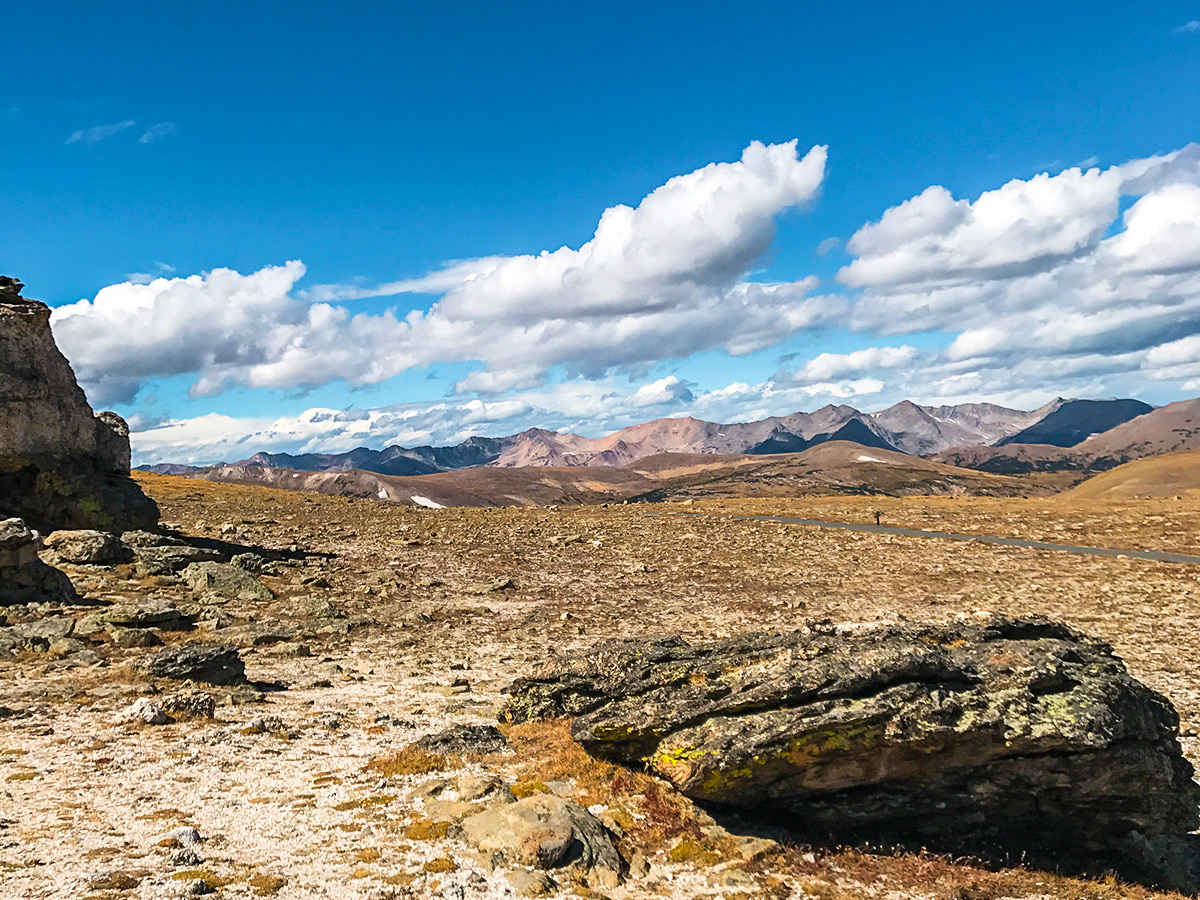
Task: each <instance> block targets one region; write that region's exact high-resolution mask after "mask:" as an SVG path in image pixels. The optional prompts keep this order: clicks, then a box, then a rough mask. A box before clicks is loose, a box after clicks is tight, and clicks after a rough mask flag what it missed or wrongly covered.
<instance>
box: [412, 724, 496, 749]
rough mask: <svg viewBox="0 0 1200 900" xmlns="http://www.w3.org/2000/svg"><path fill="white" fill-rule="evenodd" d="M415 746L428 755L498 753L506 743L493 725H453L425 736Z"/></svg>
mask: <svg viewBox="0 0 1200 900" xmlns="http://www.w3.org/2000/svg"><path fill="white" fill-rule="evenodd" d="M417 746H418V747H420V748H421V749H422V750H427V751H429V752H430V753H441V754H446V753H458V754H463V753H480V754H482V753H498V752H499V751H501V750H505V749H507V748H508V741H507V740H506V739H505V737H504V735H503V734H501V733H500V730H499V729H498V728H496V726H495V725H454V726H452V727H451V728H447V729H446V730H445V731H441V732H438V733H437V734H427V735H425V736H424V737H423V738H420V739H419V740H418V741H417Z"/></svg>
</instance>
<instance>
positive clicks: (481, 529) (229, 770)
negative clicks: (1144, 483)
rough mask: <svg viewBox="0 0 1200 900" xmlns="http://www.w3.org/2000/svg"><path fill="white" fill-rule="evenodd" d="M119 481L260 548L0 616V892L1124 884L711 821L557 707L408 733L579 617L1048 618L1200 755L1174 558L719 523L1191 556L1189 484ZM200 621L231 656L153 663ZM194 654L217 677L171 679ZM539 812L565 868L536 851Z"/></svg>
mask: <svg viewBox="0 0 1200 900" xmlns="http://www.w3.org/2000/svg"><path fill="white" fill-rule="evenodd" d="M140 480H141V482H142V484H143V486H144V487H145V488H146V490H147V492H148V493H149V494H151V496H152V497H153V498H154V499H155V500H156V501H157V502H158V503H159V505H160V507H161V509H162V511H163V516H164V519H165V520H166V521H167V522H168V523H172V524H173V525H175V526H176V527H177V528H178V529H179V531H180V533H181V534H183V535H186V536H191V537H198V538H204V539H206V540H207V541H209V542H210V543H209V546H217V547H220V548H222V550H221V552H222V554H223V555H222V559H223V560H228V559H229V558H232V556H233V555H235V554H236V552H237V551H239V550H243V549H248V550H251V551H255V552H257V553H258V557H257V558H255V557H242V558H241V559H240V560H239V561H238V564H237V566H235V567H234V568H235V569H236V570H237V571H238V572H241V573H243V574H244V578H243V577H240V576H234V575H233V574H231V571H230V569H228V568H225V567H224V564H223V563H220V562H219V563H218V564H217V567H215V568H210V569H208V570H206V569H205V568H204V566H203V565H201V566H199V567H198V568H193V569H190V570H187V571H188V572H189V577H188V578H187V579H185V578H183V577H181V576H180V574H177V573H175V572H173V571H171V567H170V566H161V565H155V564H154V562H155V560H156V559H158V560H159V561H160V562H161V557H162V556H163V552H162V551H161V550H159V551H155V550H147V549H145V548H142V549H141V550H139V552H138V555H137V556H136V557H135V558H134V559H133V560H132V561H125V562H121V563H119V564H117V565H115V566H93V565H86V564H84V565H76V564H71V563H67V562H63V561H61V559H60V560H59V562H58V564H59V565H60V567H61V568H62V569H63V570H65V571H66V572H68V574H69V575H70V576H71V578H72V580H73V582H74V584H75V586H76V588H77V590H78V592H79V594H80V601H79V602H78V603H75V604H73V605H70V606H67V607H58V606H54V607H51V606H40V607H39V606H34V607H29V606H14V607H8V608H6V609H4V608H0V615H2V616H3V617H4V619H5V624H6V626H7V627H6V628H5V630H4V633H3V638H2V639H0V648H6V649H0V657H3V658H0V716H2V717H3V718H2V719H0V870H3V871H2V877H0V895H3V896H11V897H31V898H32V897H39V898H40V897H63V898H67V897H70V898H75V897H91V898H96V900H99V898H113V900H116V898H125V897H166V896H183V895H188V894H203V893H216V894H217V895H219V896H225V897H252V896H271V895H274V896H277V897H280V898H286V897H297V898H299V897H326V896H328V897H377V898H387V897H407V896H414V897H450V898H459V897H462V898H485V897H504V896H514V895H516V896H537V895H547V896H564V897H612V898H626V897H628V898H635V897H636V898H642V897H647V898H649V897H664V898H679V900H684V898H712V900H715V898H718V897H724V898H726V900H734V898H750V897H790V896H810V897H822V898H842V897H845V898H850V897H880V898H884V897H888V898H899V897H934V898H947V900H949V898H1000V897H1041V896H1055V897H1062V896H1067V897H1138V896H1145V895H1147V894H1148V893H1149V892H1148V891H1147V890H1146V889H1143V888H1141V887H1137V886H1132V885H1128V884H1124V883H1122V882H1121V881H1119V880H1117V879H1112V878H1110V879H1107V880H1100V881H1084V880H1078V879H1073V878H1067V877H1062V876H1057V875H1052V874H1048V873H1046V872H1043V871H1039V870H1034V869H1025V868H1020V867H1015V868H1003V869H996V868H992V869H988V868H985V867H983V866H982V865H978V864H973V863H971V862H970V861H969V860H966V861H965V860H951V859H948V858H945V857H941V856H937V855H933V854H920V853H898V852H892V851H886V850H878V849H877V850H876V851H875V852H871V851H870V850H869V849H866V848H857V849H835V848H821V847H810V846H805V845H803V844H801V843H796V842H795V841H793V840H789V838H788V835H787V834H786V833H784V832H780V831H776V830H772V828H770V827H767V826H765V825H763V824H762V823H754V822H744V821H737V820H733V819H726V818H722V820H721V822H720V823H718V822H716V821H714V820H713V819H712V818H711V817H710V816H709V815H708V814H706V813H705V812H703V811H701V810H700V809H698V808H697V807H695V806H694V805H693V804H692V803H691V802H690V801H688V800H686V799H685V798H684V797H682V795H680V794H678V793H677V792H675V791H674V789H673V788H672V787H671V786H670V785H669V784H668V783H667V782H665V781H659V780H656V779H652V778H650V777H649V776H646V775H643V774H639V773H632V772H629V771H627V770H625V769H622V768H620V767H618V766H616V765H613V764H610V763H604V762H600V761H597V760H593V759H591V758H590V757H588V756H587V755H585V754H584V753H583V752H582V751H581V750H579V748H578V747H577V746H576V745H575V744H574V743H573V742H572V741H571V740H570V737H569V733H568V730H567V725H566V723H565V722H561V721H551V722H545V723H536V724H522V725H517V726H512V727H509V726H502V727H501V728H500V730H499V732H498V733H497V732H492V731H490V730H488V729H474V730H469V731H467V732H465V733H462V734H458V735H455V736H453V739H451V738H446V739H445V740H442V741H440V742H439V741H429V740H426V741H425V742H424V745H421V744H418V743H417V742H419V741H420V740H421V739H422V738H427V736H429V735H436V734H439V733H441V732H444V731H445V730H446V729H449V728H451V727H453V726H459V725H468V726H484V725H495V724H496V711H497V709H498V708H499V707H500V705H501V704H502V702H503V696H504V694H503V692H504V689H505V687H506V686H508V685H509V684H510V683H511V682H512V681H513V679H514V678H517V677H519V676H522V675H527V674H529V673H530V672H531V671H533V670H534V669H535V668H536V667H537V666H538V665H540V664H541V663H543V662H544V661H545V660H546V659H547V658H548V656H549V654H550V653H551V652H553V651H558V650H570V649H582V648H585V647H587V646H590V645H591V644H593V643H594V642H595V641H597V640H599V639H601V638H604V637H615V636H627V635H641V634H647V633H664V634H667V633H669V634H679V635H682V636H684V637H686V638H688V639H694V640H702V639H709V638H712V637H714V636H722V635H727V634H733V633H737V632H743V631H750V630H762V629H794V628H797V627H799V626H800V625H802V624H803V623H804V622H805V621H806V620H809V621H811V620H821V619H826V618H829V619H832V620H834V621H837V622H875V621H890V620H895V619H898V618H900V617H909V618H913V619H920V620H927V621H935V622H938V621H940V622H945V621H949V620H953V619H955V618H962V617H966V618H969V619H971V620H982V619H983V618H985V617H986V616H987V615H989V614H994V613H1003V614H1010V615H1021V614H1039V615H1046V616H1050V617H1053V618H1057V619H1061V620H1063V621H1065V622H1067V623H1069V624H1071V625H1074V626H1076V627H1078V628H1081V629H1083V630H1085V631H1087V632H1089V633H1091V634H1094V635H1096V636H1098V637H1101V638H1103V639H1105V640H1107V641H1109V642H1111V643H1112V644H1113V645H1114V647H1115V648H1116V650H1117V652H1118V653H1119V654H1120V655H1121V656H1122V657H1123V658H1124V659H1125V660H1126V662H1127V664H1128V666H1129V668H1130V670H1131V672H1132V673H1133V674H1134V675H1135V676H1137V677H1138V678H1140V679H1142V680H1143V681H1145V682H1146V683H1147V684H1148V685H1150V686H1151V687H1152V688H1154V689H1156V690H1158V691H1161V692H1162V693H1163V694H1165V695H1166V696H1167V697H1169V698H1170V699H1171V701H1172V702H1173V703H1174V704H1175V706H1176V707H1177V708H1178V710H1179V713H1180V716H1181V718H1182V720H1183V727H1182V744H1183V747H1184V751H1185V754H1187V756H1188V757H1189V758H1190V759H1191V761H1192V762H1193V763H1200V730H1198V728H1197V726H1198V725H1200V690H1198V687H1197V686H1198V685H1200V653H1197V649H1198V647H1200V602H1198V601H1200V571H1198V570H1197V569H1196V568H1195V567H1190V566H1184V565H1178V564H1165V563H1152V562H1145V561H1139V560H1130V559H1122V558H1100V557H1082V556H1072V555H1067V554H1061V553H1052V552H1045V551H1033V550H1023V549H1016V548H1006V547H997V546H992V545H985V544H974V543H969V544H963V543H952V542H941V541H926V540H915V539H908V538H899V537H889V536H882V535H869V534H860V533H852V532H844V531H828V530H821V529H815V528H808V527H802V526H794V525H783V524H776V523H767V522H753V521H745V520H733V519H730V518H729V517H728V516H727V515H726V514H727V513H741V512H754V513H761V512H769V513H774V514H783V515H802V516H806V517H811V518H825V519H839V520H850V521H873V520H874V519H873V514H874V512H875V511H876V510H878V511H880V512H881V513H882V519H883V521H884V523H885V524H896V525H905V526H910V527H923V528H937V529H948V530H953V531H967V532H972V531H975V532H978V533H981V534H983V533H987V534H1000V535H1012V536H1020V537H1033V538H1038V539H1044V540H1061V541H1064V542H1069V543H1080V544H1093V545H1098V546H1114V547H1128V548H1143V549H1173V550H1178V551H1181V552H1191V553H1196V552H1198V550H1197V543H1198V542H1197V536H1198V534H1200V530H1198V525H1200V502H1197V501H1196V500H1195V499H1194V498H1193V499H1181V500H1156V501H1139V502H1137V503H1128V504H1102V503H1097V502H1092V503H1088V504H1075V505H1072V504H1070V503H1066V502H1063V501H1061V500H1008V499H1005V500H981V499H977V498H976V499H972V498H957V499H950V498H939V499H936V500H931V499H927V498H909V499H903V500H877V499H874V498H846V499H843V498H833V499H823V500H809V501H784V500H771V501H727V502H718V501H705V502H696V503H693V504H688V505H682V504H677V505H662V506H645V505H639V506H616V507H611V508H600V507H588V508H575V509H558V510H555V509H503V510H458V509H444V510H419V509H413V508H404V507H398V506H390V505H387V504H379V503H374V502H371V501H356V500H347V499H342V498H336V497H320V496H311V495H305V494H299V493H286V492H279V491H271V490H267V489H262V488H253V487H242V486H234V485H222V484H211V483H204V482H198V481H192V480H185V479H177V478H170V477H164V476H158V477H155V476H145V477H142V478H141V479H140ZM696 513H702V514H703V515H695V514H696ZM255 548H258V549H257V550H255ZM268 551H275V552H268ZM54 552H55V551H53V550H51V551H45V552H44V553H43V556H44V557H46V558H50V554H52V553H54ZM168 555H169V554H168ZM155 572H162V573H164V574H154V573H155ZM263 588H266V590H263ZM197 641H200V642H203V643H207V644H220V645H228V646H233V647H235V648H236V649H237V654H236V656H235V655H234V654H227V655H226V656H224V657H220V658H217V659H213V660H199V661H197V660H188V659H187V658H186V657H185V658H182V659H181V658H177V657H163V656H162V654H163V653H164V652H166V651H169V650H170V648H171V647H174V646H184V645H187V644H189V643H193V642H197ZM164 648H165V649H164ZM238 659H240V660H241V661H242V663H244V667H245V675H246V680H245V681H244V682H243V681H242V680H241V679H239V678H238V677H237V676H238V674H239V673H238V671H237V668H238V662H237V660H238ZM151 660H153V661H155V662H156V667H151V668H150V669H149V670H148V669H147V665H148V663H149V662H150V661H151ZM188 665H192V666H193V674H196V672H197V671H199V670H198V669H196V668H195V667H197V666H198V667H200V668H201V669H202V668H203V667H204V666H207V667H208V668H207V671H205V672H202V673H201V674H203V675H204V677H207V678H209V680H210V681H212V680H216V681H229V682H230V683H228V684H223V685H222V684H215V685H214V684H209V683H193V682H190V681H184V680H181V679H179V678H177V677H172V676H178V675H185V674H187V672H186V668H187V666H188ZM214 673H215V676H214ZM223 675H228V678H225V677H222V676H223ZM209 697H211V698H212V701H213V705H212V707H209V706H208V701H207V699H206V698H209ZM156 722H158V723H161V724H154V723H156ZM514 801H515V802H514ZM481 817H482V818H481ZM564 835H565V837H566V840H567V841H568V842H569V841H570V840H571V839H574V840H577V841H580V842H581V843H582V844H584V845H585V846H586V847H587V848H588V856H589V861H587V862H586V863H585V864H576V865H574V866H571V867H568V868H565V869H564V868H554V867H553V866H552V865H550V867H549V868H547V864H550V863H553V861H554V859H555V854H559V855H561V852H562V843H563V840H562V839H563V837H564ZM614 854H619V857H618V856H615V855H614ZM526 864H528V865H526ZM626 867H627V868H628V871H627V872H623V873H621V874H618V872H617V871H616V869H617V868H621V869H625V868H626Z"/></svg>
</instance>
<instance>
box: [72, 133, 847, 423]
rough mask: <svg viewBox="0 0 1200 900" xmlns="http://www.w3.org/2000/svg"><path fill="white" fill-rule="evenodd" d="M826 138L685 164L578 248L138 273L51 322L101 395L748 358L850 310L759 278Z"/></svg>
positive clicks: (466, 387)
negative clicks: (331, 272) (459, 370)
mask: <svg viewBox="0 0 1200 900" xmlns="http://www.w3.org/2000/svg"><path fill="white" fill-rule="evenodd" d="M824 171H825V148H824V147H814V148H812V149H811V150H810V151H809V152H808V153H806V154H805V155H804V156H800V155H799V154H798V153H797V149H796V143H795V142H794V141H793V142H791V143H787V144H774V145H764V144H760V143H757V142H755V143H752V144H750V145H749V146H748V147H747V148H746V149H745V151H744V152H743V154H742V156H741V159H739V160H738V161H736V162H731V163H714V164H712V165H708V166H705V167H704V168H702V169H698V170H697V171H695V172H691V173H689V174H687V175H681V176H677V177H675V178H672V179H671V180H669V181H668V182H667V183H666V184H664V185H662V186H661V187H659V188H657V189H656V190H654V191H653V192H651V193H650V194H649V195H648V196H646V197H645V198H644V199H643V200H642V201H641V203H639V204H638V205H637V206H636V207H629V206H623V205H622V206H614V207H611V208H610V209H608V210H606V211H605V212H604V214H603V215H602V216H601V218H600V222H599V224H598V225H597V226H596V231H595V234H594V236H593V237H592V239H591V240H590V241H588V242H587V243H585V244H583V245H582V246H581V247H579V248H578V249H572V248H568V247H562V248H560V249H558V250H554V251H544V252H542V253H540V254H537V255H527V256H514V257H493V258H488V259H482V260H469V261H465V262H459V263H455V264H453V265H451V266H449V267H447V268H446V269H445V270H443V271H440V272H436V273H433V274H431V275H429V276H427V277H425V278H420V279H413V280H410V281H406V282H397V283H394V284H392V285H389V286H385V287H384V288H382V289H375V290H374V291H370V290H361V289H354V288H337V287H336V286H324V287H321V288H317V289H314V291H313V292H312V294H311V295H307V294H304V293H303V292H300V291H297V290H296V289H295V287H296V283H297V281H298V280H299V279H300V278H301V277H302V276H303V275H304V271H305V269H304V266H303V265H302V264H301V263H299V262H296V261H293V262H289V263H287V264H286V265H283V266H272V267H268V268H264V269H262V270H260V271H258V272H254V273H251V274H249V275H242V274H240V273H238V272H234V271H231V270H228V269H215V270H213V271H212V272H209V273H207V274H206V275H200V276H191V277H188V278H170V279H168V278H159V279H155V280H152V281H151V282H150V283H149V284H134V283H130V282H126V283H122V284H118V285H112V286H110V287H107V288H104V289H103V290H101V291H100V292H99V293H98V294H97V295H96V297H95V298H93V299H92V300H82V301H80V302H79V303H76V304H73V305H71V306H66V307H62V308H60V309H59V310H57V311H56V312H55V317H54V326H55V333H56V335H57V336H58V339H59V341H60V343H61V344H62V346H63V348H64V350H65V351H66V353H67V355H68V357H69V358H70V359H71V360H72V362H73V363H75V365H76V366H77V367H78V369H79V373H80V378H81V380H82V381H83V382H85V383H86V386H87V387H88V389H89V391H90V393H91V394H92V396H93V399H97V400H99V401H108V400H112V399H116V400H123V399H128V398H129V397H131V396H132V395H133V394H134V393H136V391H137V390H138V389H139V387H140V386H142V385H143V384H145V383H146V382H147V381H148V380H150V379H152V378H155V377H161V376H166V375H179V374H185V373H194V374H195V376H196V381H195V383H194V385H193V388H192V392H193V394H196V395H211V394H215V393H219V392H221V391H223V390H225V389H227V388H229V387H231V386H233V385H245V386H248V387H309V386H314V385H320V384H325V383H328V382H330V381H335V380H345V381H346V382H348V383H350V384H355V385H357V384H366V383H376V382H379V381H383V380H385V379H387V378H390V377H392V376H394V375H396V374H398V373H400V372H402V371H404V370H406V369H409V368H412V367H413V366H418V365H427V364H431V363H435V362H473V363H475V364H476V365H477V366H478V367H477V368H476V369H475V370H473V371H472V372H471V373H470V374H468V375H467V376H466V377H465V378H464V379H463V380H462V381H461V383H460V384H459V388H460V390H462V391H476V392H481V393H486V392H499V391H505V390H512V389H526V388H531V387H535V386H537V385H539V384H541V383H542V382H543V381H544V379H545V377H546V374H547V373H548V372H549V371H550V370H551V369H554V368H555V367H559V366H562V367H565V370H566V373H567V375H568V376H569V377H570V376H577V375H582V376H586V377H588V378H597V377H601V376H603V375H604V374H605V373H607V372H609V371H611V370H614V369H619V368H631V367H632V368H636V367H639V366H645V365H647V364H652V363H654V362H656V361H659V360H662V359H668V358H677V357H685V356H688V355H690V354H692V353H695V352H697V351H700V350H706V349H712V348H723V349H725V350H726V351H727V352H729V353H733V354H745V353H751V352H753V351H755V350H759V349H762V348H764V347H769V346H772V345H774V344H776V343H778V342H779V341H781V340H783V339H784V338H786V337H787V336H789V335H791V334H793V333H795V332H796V331H799V330H801V329H806V328H811V327H815V326H820V325H822V324H825V323H828V322H832V321H835V320H837V319H838V318H839V317H841V316H842V315H844V312H845V301H844V300H841V299H840V298H836V297H821V296H813V291H814V290H815V288H816V287H817V284H818V283H817V280H816V279H815V278H807V279H801V280H799V281H795V282H786V283H757V282H750V281H746V280H745V278H746V275H747V273H748V272H749V271H751V269H752V268H753V266H754V264H755V262H756V261H757V260H759V259H760V258H761V257H762V256H763V255H764V254H765V253H766V251H767V250H768V248H769V247H770V245H771V242H772V240H773V238H774V235H775V217H776V216H778V215H779V214H780V213H781V212H783V211H785V210H787V209H790V208H793V207H797V206H803V205H805V204H807V203H809V202H811V201H812V200H813V199H814V198H815V197H816V195H817V193H818V191H819V190H820V186H821V182H822V180H823V178H824ZM431 291H432V292H443V293H442V296H441V298H440V299H439V300H438V301H437V302H436V303H434V305H433V306H432V307H431V308H430V309H429V310H428V311H427V312H421V311H413V312H410V313H407V314H400V313H397V312H392V311H389V312H384V313H380V314H367V313H359V314H354V313H353V312H352V311H351V310H350V309H349V308H347V307H346V306H345V305H339V302H340V301H344V300H346V299H348V298H352V297H358V296H368V295H381V294H384V293H397V294H398V293H409V292H431Z"/></svg>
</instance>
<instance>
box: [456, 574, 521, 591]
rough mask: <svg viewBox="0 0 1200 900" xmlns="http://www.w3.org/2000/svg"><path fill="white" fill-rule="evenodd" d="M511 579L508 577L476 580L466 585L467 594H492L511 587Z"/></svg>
mask: <svg viewBox="0 0 1200 900" xmlns="http://www.w3.org/2000/svg"><path fill="white" fill-rule="evenodd" d="M513 586H514V585H513V580H512V579H511V578H508V577H501V578H496V579H494V580H492V581H477V582H475V583H474V584H469V585H467V589H466V590H467V593H468V594H493V593H495V592H496V591H504V590H508V589H509V588H511V587H513Z"/></svg>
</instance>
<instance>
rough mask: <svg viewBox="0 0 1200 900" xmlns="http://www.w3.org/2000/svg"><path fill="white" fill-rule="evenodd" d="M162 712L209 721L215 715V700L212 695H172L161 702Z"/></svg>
mask: <svg viewBox="0 0 1200 900" xmlns="http://www.w3.org/2000/svg"><path fill="white" fill-rule="evenodd" d="M162 708H163V710H164V711H166V712H169V713H173V714H176V715H183V716H187V717H189V718H196V719H211V718H213V717H214V716H215V715H216V713H217V700H216V698H215V697H213V695H212V694H201V693H191V694H172V695H171V696H170V697H167V698H166V699H165V700H164V701H163V702H162Z"/></svg>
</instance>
